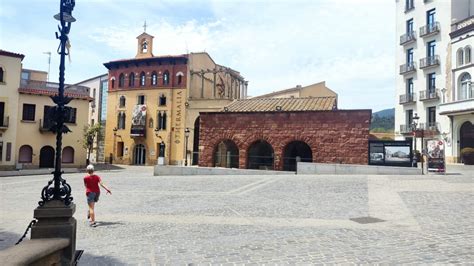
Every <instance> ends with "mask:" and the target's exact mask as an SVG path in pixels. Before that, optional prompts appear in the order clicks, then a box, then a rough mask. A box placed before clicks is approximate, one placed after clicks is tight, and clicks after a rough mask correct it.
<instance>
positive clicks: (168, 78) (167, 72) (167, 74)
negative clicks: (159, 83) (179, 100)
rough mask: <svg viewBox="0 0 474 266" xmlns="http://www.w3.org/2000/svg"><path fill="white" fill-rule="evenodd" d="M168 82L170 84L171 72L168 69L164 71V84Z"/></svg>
mask: <svg viewBox="0 0 474 266" xmlns="http://www.w3.org/2000/svg"><path fill="white" fill-rule="evenodd" d="M168 84H170V72H169V71H168V70H165V72H163V85H168Z"/></svg>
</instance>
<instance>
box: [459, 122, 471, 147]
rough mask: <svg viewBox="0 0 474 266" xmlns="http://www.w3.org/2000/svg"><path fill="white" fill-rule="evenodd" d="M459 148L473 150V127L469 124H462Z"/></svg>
mask: <svg viewBox="0 0 474 266" xmlns="http://www.w3.org/2000/svg"><path fill="white" fill-rule="evenodd" d="M459 139H460V141H459V142H460V143H459V144H460V148H461V150H462V149H464V148H467V147H471V148H474V125H473V124H472V123H471V122H465V123H464V124H462V126H461V129H460V130H459Z"/></svg>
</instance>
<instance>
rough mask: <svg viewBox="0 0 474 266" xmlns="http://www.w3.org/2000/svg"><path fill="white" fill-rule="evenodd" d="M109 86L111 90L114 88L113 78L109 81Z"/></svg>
mask: <svg viewBox="0 0 474 266" xmlns="http://www.w3.org/2000/svg"><path fill="white" fill-rule="evenodd" d="M110 86H111V88H112V89H113V88H115V78H111V79H110Z"/></svg>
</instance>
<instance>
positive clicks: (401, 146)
mask: <svg viewBox="0 0 474 266" xmlns="http://www.w3.org/2000/svg"><path fill="white" fill-rule="evenodd" d="M412 159H413V154H412V145H411V141H383V140H370V141H369V165H384V166H405V167H412V166H413V164H412Z"/></svg>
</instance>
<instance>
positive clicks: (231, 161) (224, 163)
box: [214, 140, 239, 168]
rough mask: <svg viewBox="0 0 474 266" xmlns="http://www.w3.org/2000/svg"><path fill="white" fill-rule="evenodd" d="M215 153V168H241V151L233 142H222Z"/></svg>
mask: <svg viewBox="0 0 474 266" xmlns="http://www.w3.org/2000/svg"><path fill="white" fill-rule="evenodd" d="M214 151H215V152H214V166H216V167H225V168H239V149H238V148H237V145H235V143H234V142H233V141H232V140H224V141H221V142H220V143H219V144H217V146H216V147H215V149H214Z"/></svg>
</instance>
